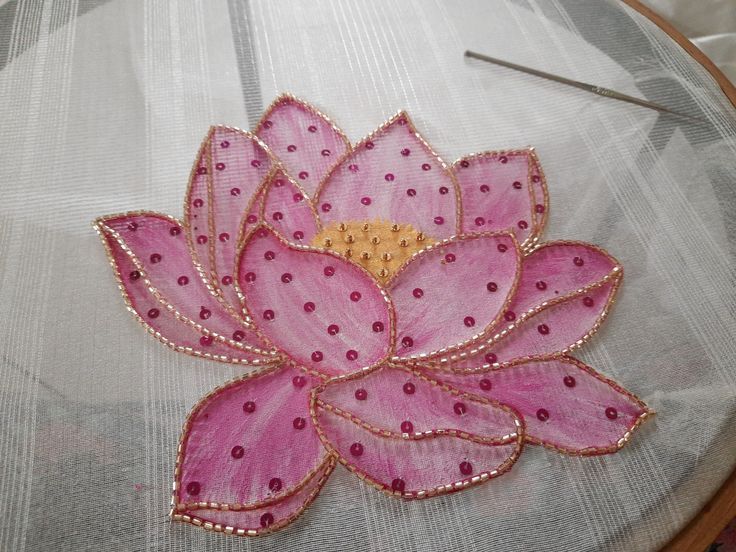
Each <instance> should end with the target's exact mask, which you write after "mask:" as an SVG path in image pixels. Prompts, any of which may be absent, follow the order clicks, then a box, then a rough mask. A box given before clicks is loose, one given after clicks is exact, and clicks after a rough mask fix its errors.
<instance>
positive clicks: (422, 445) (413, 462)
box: [312, 366, 523, 498]
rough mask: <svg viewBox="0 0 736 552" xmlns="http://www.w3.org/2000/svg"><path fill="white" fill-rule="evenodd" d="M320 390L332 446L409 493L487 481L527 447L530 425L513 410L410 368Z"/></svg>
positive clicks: (365, 475)
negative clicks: (523, 443) (525, 437)
mask: <svg viewBox="0 0 736 552" xmlns="http://www.w3.org/2000/svg"><path fill="white" fill-rule="evenodd" d="M314 393H315V402H314V403H313V408H312V415H313V417H314V421H315V426H316V428H317V432H318V433H319V435H320V437H321V438H322V441H323V443H324V444H325V446H326V447H327V448H328V449H330V450H332V451H333V452H334V453H335V454H337V455H339V460H340V462H342V463H343V464H344V465H345V466H346V467H347V468H348V469H349V470H351V471H353V472H355V473H357V474H358V476H359V477H360V478H361V479H364V480H366V481H368V482H370V483H371V484H373V485H375V486H376V487H378V488H379V489H381V490H383V491H385V492H388V493H390V494H395V495H398V496H402V497H404V498H426V497H429V496H434V495H437V494H442V493H447V492H453V491H457V490H460V489H463V488H466V487H468V486H470V485H475V484H477V483H481V482H483V481H487V480H488V479H490V478H492V477H496V476H498V475H501V474H502V473H504V472H505V471H507V470H508V469H510V468H511V465H512V464H513V463H514V462H515V461H516V458H517V457H518V455H519V453H520V451H521V441H522V438H523V437H522V429H523V428H522V424H521V423H520V422H519V420H518V419H517V418H516V416H515V414H514V413H513V411H512V410H511V409H509V408H507V407H505V406H502V405H499V404H498V403H496V402H493V401H488V400H486V399H483V398H481V397H478V396H474V395H468V394H465V393H462V392H458V391H457V390H455V389H453V388H450V387H448V386H441V385H439V384H438V382H437V381H436V380H434V379H432V378H430V377H428V376H424V375H420V374H419V373H414V372H412V371H411V370H408V369H403V368H392V367H387V366H385V367H381V368H379V369H378V370H376V371H374V372H372V373H371V374H369V375H367V376H365V377H362V378H352V379H346V380H342V381H339V380H333V381H332V382H329V383H327V384H325V385H324V386H322V387H318V388H317V389H316V390H315V392H314Z"/></svg>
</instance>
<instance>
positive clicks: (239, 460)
mask: <svg viewBox="0 0 736 552" xmlns="http://www.w3.org/2000/svg"><path fill="white" fill-rule="evenodd" d="M319 381H320V380H319V379H318V378H316V377H314V376H310V375H308V374H306V373H305V372H303V371H301V370H298V369H296V368H287V367H281V368H276V369H268V370H264V371H261V372H256V373H254V374H250V375H248V376H245V377H244V378H241V379H238V380H235V381H232V382H230V383H228V384H225V385H224V386H222V387H219V388H217V389H215V390H214V391H213V392H211V393H209V394H208V395H207V396H205V397H204V398H203V399H202V400H200V401H199V403H198V404H197V405H196V406H195V407H194V409H193V411H192V413H191V414H190V415H189V417H188V418H187V421H186V423H185V425H184V430H183V433H182V438H181V443H180V447H179V455H178V457H177V465H176V470H175V473H176V479H175V482H174V486H175V492H174V509H175V511H187V510H191V509H196V508H215V509H222V508H223V507H227V508H232V509H239V510H251V509H256V508H261V507H262V506H267V505H272V504H274V503H277V502H279V501H281V500H282V499H284V498H285V497H289V496H291V495H294V494H295V493H297V492H298V491H299V490H300V489H301V488H302V487H304V486H305V485H308V484H309V482H310V480H312V479H313V477H314V476H315V475H316V474H318V473H320V472H322V471H324V468H325V464H326V463H327V462H328V460H329V456H328V454H327V452H326V451H325V449H324V447H323V446H322V444H321V443H320V440H319V438H318V437H317V433H316V432H315V430H314V426H313V424H312V420H311V416H310V414H309V404H310V389H311V388H312V387H313V386H314V385H316V384H318V383H319Z"/></svg>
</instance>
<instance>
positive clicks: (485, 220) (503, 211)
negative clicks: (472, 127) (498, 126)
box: [453, 148, 547, 248]
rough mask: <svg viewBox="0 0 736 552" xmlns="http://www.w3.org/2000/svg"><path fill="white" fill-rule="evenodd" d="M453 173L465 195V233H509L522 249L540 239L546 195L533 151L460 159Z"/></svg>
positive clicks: (508, 152)
mask: <svg viewBox="0 0 736 552" xmlns="http://www.w3.org/2000/svg"><path fill="white" fill-rule="evenodd" d="M453 169H454V170H455V174H456V175H457V180H458V182H459V184H460V189H461V191H462V202H463V232H478V231H481V230H482V231H500V230H509V229H510V230H511V231H512V232H514V234H515V235H516V239H517V240H518V241H519V243H521V244H522V248H526V247H528V246H529V245H530V244H533V243H534V242H535V241H536V240H537V239H538V237H539V235H540V234H541V232H542V230H543V229H544V222H545V219H546V206H547V201H546V193H547V191H546V185H545V181H544V176H543V175H542V173H541V168H540V167H539V162H538V160H537V158H536V155H535V154H534V150H532V149H531V148H530V149H524V150H516V151H491V152H485V153H481V154H476V155H473V156H470V157H465V158H462V159H459V160H458V161H456V162H455V163H454V164H453ZM538 205H539V206H541V207H538ZM540 211H541V212H540Z"/></svg>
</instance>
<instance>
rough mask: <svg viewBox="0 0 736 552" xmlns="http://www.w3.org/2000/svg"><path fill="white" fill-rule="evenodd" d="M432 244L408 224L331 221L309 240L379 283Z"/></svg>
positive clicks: (426, 237)
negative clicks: (356, 267) (348, 262)
mask: <svg viewBox="0 0 736 552" xmlns="http://www.w3.org/2000/svg"><path fill="white" fill-rule="evenodd" d="M436 242H437V240H436V239H434V238H432V237H430V236H427V235H426V234H425V233H423V232H419V231H418V230H417V229H416V228H414V227H413V226H412V225H411V224H397V223H394V222H391V221H386V220H373V221H369V220H358V221H356V220H351V221H343V222H333V223H331V224H329V225H327V226H325V227H324V228H323V229H322V231H321V232H319V233H318V234H317V235H316V236H315V237H314V238H313V239H312V245H313V246H314V247H321V248H324V249H329V250H330V251H334V252H335V253H338V254H340V255H342V256H344V257H349V258H350V259H352V260H353V261H354V262H356V263H358V264H360V265H361V266H362V267H363V268H365V269H366V270H368V271H369V272H370V273H371V274H373V276H375V278H376V279H377V280H378V281H379V282H382V283H385V282H386V281H388V279H389V278H390V277H391V276H393V275H394V274H395V273H396V271H397V270H398V269H399V267H400V266H401V265H403V264H404V263H405V262H406V261H407V260H408V259H410V258H411V257H412V255H414V254H415V253H417V252H418V251H421V250H422V249H424V248H425V247H428V246H430V245H432V244H434V243H436Z"/></svg>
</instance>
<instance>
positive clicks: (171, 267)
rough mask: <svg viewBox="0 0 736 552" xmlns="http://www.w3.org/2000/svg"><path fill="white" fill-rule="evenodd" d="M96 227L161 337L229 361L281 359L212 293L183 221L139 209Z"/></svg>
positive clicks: (124, 287) (125, 290) (142, 317)
mask: <svg viewBox="0 0 736 552" xmlns="http://www.w3.org/2000/svg"><path fill="white" fill-rule="evenodd" d="M96 227H97V230H98V232H99V233H100V236H101V238H102V240H103V245H104V246H105V248H106V250H107V252H108V257H109V259H110V263H111V265H112V267H113V270H114V271H115V275H116V277H117V279H118V283H119V286H120V290H121V292H122V294H123V297H124V299H125V301H126V304H127V305H128V308H129V310H131V312H133V313H135V315H136V317H137V318H138V320H139V321H140V322H141V323H142V324H143V325H144V326H145V327H146V328H147V329H148V330H149V332H151V333H152V334H153V335H154V336H155V337H157V338H158V339H159V340H161V341H162V342H164V343H165V344H167V345H168V346H169V347H171V348H173V349H175V350H177V351H182V352H186V353H190V354H194V355H196V356H204V357H207V358H213V359H215V360H221V361H224V362H244V363H251V364H260V363H265V362H272V361H274V360H275V356H274V353H273V352H272V351H270V350H268V349H267V348H266V347H264V344H263V343H262V342H261V340H260V339H259V338H258V336H257V335H256V334H255V333H254V332H253V331H252V330H251V329H250V328H249V327H248V326H246V325H245V324H244V323H243V322H242V321H239V320H236V319H234V318H233V317H232V316H230V315H229V314H228V313H227V312H225V311H224V310H223V309H222V307H221V305H220V303H218V301H217V300H216V299H215V298H214V297H213V295H212V294H211V293H209V291H208V290H207V288H206V287H205V285H204V283H203V282H202V280H201V279H200V278H199V277H198V275H197V273H196V270H195V269H194V267H193V266H192V263H191V258H190V257H189V254H188V249H187V245H186V240H185V237H184V235H183V229H182V227H181V224H180V223H179V221H177V220H176V219H174V218H172V217H167V216H165V215H159V214H156V213H143V212H138V213H130V214H124V215H112V216H109V217H102V218H100V219H98V220H97V222H96Z"/></svg>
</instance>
